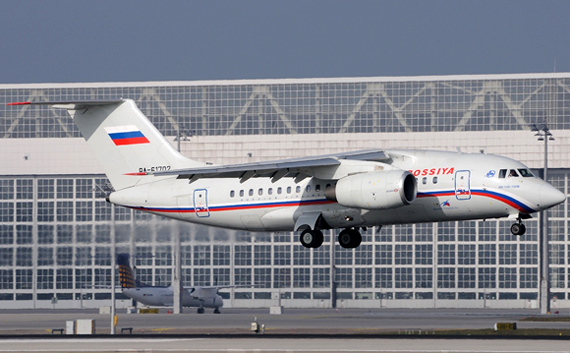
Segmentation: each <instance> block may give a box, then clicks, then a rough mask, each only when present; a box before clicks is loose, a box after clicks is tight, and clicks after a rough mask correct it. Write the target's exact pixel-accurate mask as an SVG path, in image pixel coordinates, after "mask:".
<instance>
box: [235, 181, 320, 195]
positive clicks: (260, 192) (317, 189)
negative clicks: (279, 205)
mask: <svg viewBox="0 0 570 353" xmlns="http://www.w3.org/2000/svg"><path fill="white" fill-rule="evenodd" d="M329 186H330V184H327V185H326V187H329ZM312 189H313V188H312V186H311V185H307V187H306V188H305V191H306V192H311V190H312ZM320 191H321V185H320V184H317V185H315V192H320ZM276 192H277V195H281V194H283V188H282V187H278V188H277V190H276ZM285 192H286V193H287V194H288V195H290V194H291V193H292V192H293V188H292V187H291V186H288V187H287V188H286V189H285ZM300 192H301V186H299V185H297V186H296V187H295V193H297V194H298V193H300ZM254 193H255V192H254V190H253V189H249V191H248V193H247V194H248V196H253V194H254ZM263 193H264V190H263V188H259V189H258V190H257V195H259V196H263ZM267 195H273V188H269V189H267ZM235 196H236V192H235V190H231V191H230V197H235ZM244 196H245V190H240V191H239V197H244Z"/></svg>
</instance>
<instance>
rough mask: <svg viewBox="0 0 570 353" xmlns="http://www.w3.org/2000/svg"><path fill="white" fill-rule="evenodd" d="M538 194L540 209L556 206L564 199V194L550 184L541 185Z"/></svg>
mask: <svg viewBox="0 0 570 353" xmlns="http://www.w3.org/2000/svg"><path fill="white" fill-rule="evenodd" d="M539 194H540V208H541V209H546V208H550V207H552V206H556V205H558V204H560V203H562V202H564V200H566V195H564V193H563V192H561V191H560V190H558V189H556V188H555V187H553V186H552V185H542V186H541V187H540V189H539Z"/></svg>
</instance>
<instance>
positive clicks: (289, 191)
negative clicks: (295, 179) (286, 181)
mask: <svg viewBox="0 0 570 353" xmlns="http://www.w3.org/2000/svg"><path fill="white" fill-rule="evenodd" d="M287 193H288V194H290V193H291V187H290V186H287Z"/></svg>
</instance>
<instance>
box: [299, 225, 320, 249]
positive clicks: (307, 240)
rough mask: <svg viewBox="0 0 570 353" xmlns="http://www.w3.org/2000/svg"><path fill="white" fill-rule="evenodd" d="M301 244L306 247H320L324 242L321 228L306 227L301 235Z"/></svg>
mask: <svg viewBox="0 0 570 353" xmlns="http://www.w3.org/2000/svg"><path fill="white" fill-rule="evenodd" d="M300 239H301V244H303V246H304V247H306V248H318V247H319V246H321V245H322V244H323V240H324V237H323V232H321V231H320V230H319V229H305V230H304V231H303V232H302V233H301V236H300Z"/></svg>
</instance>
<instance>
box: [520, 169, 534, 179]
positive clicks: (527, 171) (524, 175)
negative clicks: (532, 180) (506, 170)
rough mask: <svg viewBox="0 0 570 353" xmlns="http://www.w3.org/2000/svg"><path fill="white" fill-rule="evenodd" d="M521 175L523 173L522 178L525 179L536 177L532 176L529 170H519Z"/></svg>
mask: <svg viewBox="0 0 570 353" xmlns="http://www.w3.org/2000/svg"><path fill="white" fill-rule="evenodd" d="M519 173H521V176H522V177H523V178H529V177H533V176H534V174H532V172H531V171H530V170H528V169H519Z"/></svg>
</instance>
